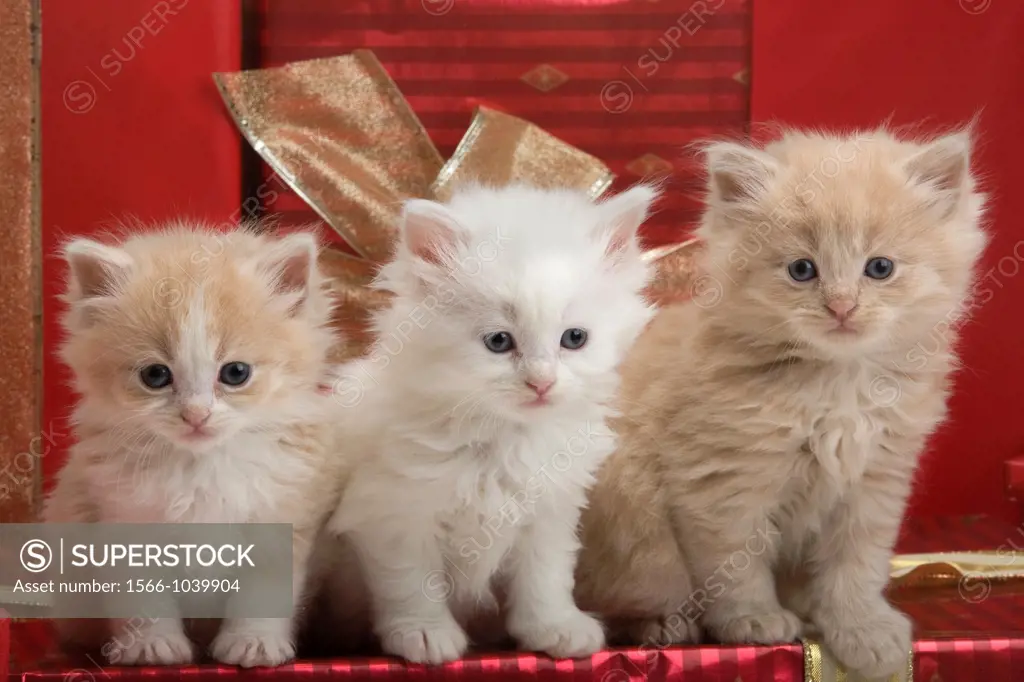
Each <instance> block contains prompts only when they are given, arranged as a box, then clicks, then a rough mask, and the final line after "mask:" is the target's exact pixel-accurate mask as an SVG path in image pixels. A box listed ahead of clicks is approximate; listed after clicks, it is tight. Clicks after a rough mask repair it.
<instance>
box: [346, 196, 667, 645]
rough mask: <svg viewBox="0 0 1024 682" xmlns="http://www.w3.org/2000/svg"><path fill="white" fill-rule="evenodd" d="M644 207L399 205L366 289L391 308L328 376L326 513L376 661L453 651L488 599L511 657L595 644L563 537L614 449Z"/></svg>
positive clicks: (637, 299) (569, 542)
mask: <svg viewBox="0 0 1024 682" xmlns="http://www.w3.org/2000/svg"><path fill="white" fill-rule="evenodd" d="M654 198H655V192H654V190H652V189H650V188H648V187H644V186H640V187H636V188H634V189H632V190H630V191H628V192H625V193H623V194H620V195H618V196H616V197H615V198H613V199H610V200H608V201H605V202H602V203H599V204H595V203H593V202H591V201H589V200H588V199H587V198H586V196H585V195H584V194H582V193H578V192H571V191H545V190H540V189H534V188H529V187H523V186H514V187H511V188H507V189H501V190H492V189H482V188H474V189H469V190H466V191H463V192H461V193H459V194H457V195H456V196H455V197H454V198H453V199H452V200H451V202H450V203H449V204H448V205H441V204H437V203H432V202H429V201H411V202H409V203H408V204H407V205H406V208H405V212H404V217H403V229H402V239H401V243H400V244H399V246H398V250H397V253H396V255H395V257H394V260H393V261H392V262H391V263H389V264H388V265H387V266H385V267H384V268H383V270H382V271H381V274H380V278H379V286H380V287H381V288H384V289H387V290H389V291H392V292H394V294H395V297H394V301H393V304H392V305H391V306H390V308H388V309H386V310H384V311H382V312H381V313H380V314H379V315H378V316H377V317H376V320H375V328H376V333H377V335H378V341H377V343H376V345H375V347H374V349H373V350H372V352H371V353H370V355H369V357H367V358H365V359H363V360H361V361H360V362H358V363H356V364H354V365H352V366H350V367H348V369H347V373H346V375H345V376H344V377H343V378H342V380H341V383H340V384H339V392H338V396H339V398H341V399H344V400H347V401H348V404H349V405H350V406H349V407H347V408H346V409H345V410H344V412H345V414H344V415H343V416H342V418H343V419H344V421H345V422H346V424H348V433H347V436H346V438H347V440H346V445H347V446H348V450H347V451H353V452H355V455H354V456H355V457H356V458H357V460H356V465H355V467H356V468H355V471H354V473H353V475H352V479H351V482H350V483H349V485H348V486H347V488H346V490H345V494H344V496H343V498H342V501H341V505H340V507H339V508H338V511H337V514H336V515H335V517H334V518H333V519H332V521H331V527H332V529H333V530H335V531H337V532H339V533H344V534H345V537H346V538H347V539H349V540H350V541H351V542H352V543H353V544H354V546H355V549H356V551H357V553H358V556H359V557H360V561H361V562H362V565H363V566H364V573H365V575H366V579H367V581H368V584H369V589H370V593H371V596H372V602H373V604H372V609H373V617H374V626H375V632H376V634H377V635H378V637H379V638H380V641H381V645H382V647H383V648H384V650H385V651H387V652H389V653H393V654H397V655H400V656H402V657H404V658H406V659H408V660H411V661H417V662H430V663H440V662H442V661H447V660H452V659H456V658H459V657H460V656H461V655H462V654H463V653H464V652H465V650H466V648H467V646H468V641H467V635H466V633H465V630H464V629H463V628H464V626H465V625H466V623H467V622H468V621H469V619H470V618H471V617H473V616H474V615H478V614H479V612H480V611H481V610H487V607H489V606H495V605H496V604H497V603H498V602H504V604H503V606H504V607H506V608H507V620H506V625H507V628H508V632H509V633H510V634H511V635H512V636H513V637H514V638H515V639H516V640H518V642H519V643H520V645H522V646H523V647H524V648H526V649H529V650H536V651H543V652H547V653H549V654H551V655H554V656H582V655H587V654H590V653H592V652H594V651H596V650H598V649H600V648H601V647H602V646H603V644H604V633H603V631H602V627H601V624H600V623H599V622H598V621H597V620H595V619H594V618H593V617H591V616H590V615H587V614H585V613H583V612H582V611H580V610H579V609H578V608H577V607H576V605H575V603H574V602H573V597H572V589H573V570H574V567H575V563H576V554H577V551H578V547H579V543H578V541H577V537H576V532H577V528H576V526H577V521H578V519H579V513H580V508H581V507H582V506H583V504H584V502H585V494H586V490H587V488H588V487H589V486H590V484H591V483H592V482H593V474H594V472H595V470H596V469H597V467H598V465H599V464H600V463H601V461H602V460H603V458H604V457H605V455H607V454H608V453H609V452H610V451H611V450H612V448H613V445H614V443H613V437H612V434H611V432H610V431H609V430H608V429H607V428H606V426H605V420H606V419H607V418H608V416H609V415H611V414H612V409H611V407H610V403H611V401H612V399H613V396H614V394H615V391H616V388H617V385H618V376H617V373H616V371H615V369H616V366H617V365H618V364H619V361H620V359H621V358H622V357H623V355H624V353H625V352H626V350H627V349H628V348H629V347H630V346H631V345H632V343H633V341H634V339H635V338H636V336H637V334H638V333H639V332H640V330H641V329H642V328H643V326H644V325H645V324H646V323H647V322H648V320H649V317H650V310H649V306H648V305H647V303H646V302H645V300H644V298H643V296H642V290H643V289H644V286H645V284H646V282H647V278H648V268H647V266H646V265H645V264H644V262H643V261H642V260H641V257H640V250H639V248H638V246H637V243H636V231H637V228H638V227H639V226H640V224H641V223H642V222H643V220H644V218H645V217H646V215H647V212H648V209H649V206H650V204H651V202H652V201H653V200H654ZM492 590H493V591H492ZM496 595H498V596H496ZM460 623H461V624H460ZM474 634H475V633H474Z"/></svg>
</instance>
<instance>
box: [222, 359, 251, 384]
mask: <svg viewBox="0 0 1024 682" xmlns="http://www.w3.org/2000/svg"><path fill="white" fill-rule="evenodd" d="M250 376H252V367H250V366H249V365H247V364H245V363H244V362H229V363H227V364H226V365H223V366H222V367H221V368H220V376H219V377H218V379H220V383H222V384H224V385H225V386H234V387H238V386H241V385H242V384H244V383H245V382H247V381H249V377H250Z"/></svg>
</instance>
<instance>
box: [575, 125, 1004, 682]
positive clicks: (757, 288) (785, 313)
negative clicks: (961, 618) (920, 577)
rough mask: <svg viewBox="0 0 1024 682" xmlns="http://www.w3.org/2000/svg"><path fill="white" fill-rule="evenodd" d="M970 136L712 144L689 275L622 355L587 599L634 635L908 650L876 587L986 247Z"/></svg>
mask: <svg viewBox="0 0 1024 682" xmlns="http://www.w3.org/2000/svg"><path fill="white" fill-rule="evenodd" d="M969 151H970V140H969V136H968V135H967V134H963V133H958V134H953V135H949V136H946V137H942V138H939V139H936V140H933V141H930V142H926V143H915V142H907V141H900V140H898V139H896V138H895V137H894V136H892V135H890V134H889V133H887V132H884V131H878V132H872V133H865V134H860V135H853V136H835V135H825V134H812V133H806V134H805V133H790V134H787V135H785V136H784V137H783V138H782V139H781V140H778V141H776V142H773V143H771V144H769V145H767V146H766V147H764V148H763V149H758V148H754V147H747V146H742V145H738V144H732V143H718V144H714V145H712V146H710V148H709V149H708V150H707V160H708V170H709V176H710V196H709V205H708V210H707V212H706V214H705V216H704V219H703V222H702V224H701V226H700V229H699V234H700V236H701V237H702V238H703V240H704V242H705V244H706V251H705V253H704V262H703V264H702V272H703V273H704V275H703V276H702V278H701V279H700V280H698V282H697V283H696V286H695V293H696V294H697V296H696V298H695V299H694V300H693V301H692V302H691V303H689V304H684V305H681V306H678V307H673V308H669V309H666V310H665V311H664V312H663V313H662V314H660V315H659V316H658V317H657V318H656V319H655V320H654V322H652V325H651V327H650V329H649V331H648V332H647V333H646V334H645V335H644V336H643V337H642V338H641V340H640V341H639V342H638V344H637V345H636V347H635V352H634V353H633V354H632V355H631V357H630V359H629V360H628V361H627V363H626V364H625V365H624V389H623V403H624V412H625V415H626V418H625V419H623V420H622V421H621V422H620V423H619V424H618V426H619V429H618V430H619V433H620V446H619V449H618V450H617V451H616V453H615V454H614V455H612V456H611V457H610V458H609V459H608V461H607V462H606V464H605V466H604V468H603V469H602V470H601V472H600V475H599V482H598V484H597V485H596V487H595V488H594V490H593V493H592V498H591V507H590V510H589V511H588V513H587V514H586V515H585V518H584V528H585V531H584V534H583V544H584V551H583V555H582V556H581V559H580V564H579V570H578V584H577V590H578V592H577V596H578V599H579V602H580V604H581V605H582V606H583V608H593V609H595V610H597V611H599V612H600V613H602V614H608V615H609V616H615V617H622V618H626V619H632V620H633V623H632V625H633V626H634V629H633V634H634V636H643V637H644V638H645V639H646V640H647V642H645V643H649V644H661V643H664V642H666V641H681V640H683V641H685V640H689V639H693V638H694V637H695V636H696V635H697V632H696V629H695V622H696V621H699V622H700V623H701V624H702V625H703V626H705V627H706V629H707V630H708V631H709V632H710V634H711V635H713V636H714V637H715V638H716V639H718V640H720V641H723V642H763V643H772V642H785V641H791V640H793V639H795V638H796V637H797V636H798V634H799V633H800V631H801V619H800V618H799V617H798V614H799V615H800V616H803V617H806V618H808V619H809V620H810V621H811V622H812V623H813V624H814V625H815V626H816V627H817V628H818V629H819V630H820V631H821V633H822V634H823V637H824V641H825V643H826V644H827V645H828V646H829V647H830V648H831V650H832V651H833V652H834V653H835V654H836V655H837V656H838V658H839V659H840V660H841V661H842V662H843V663H845V664H846V665H847V666H848V667H850V668H853V669H856V670H859V671H860V672H862V673H864V674H867V675H871V676H874V675H879V676H880V675H884V674H889V673H892V672H894V671H895V670H897V669H898V668H900V667H901V666H902V665H905V662H906V655H907V652H908V651H909V649H910V636H911V628H910V623H909V621H908V619H907V618H906V617H905V616H904V615H903V614H901V613H899V612H897V611H896V610H894V609H893V608H892V607H891V606H890V605H889V604H888V603H887V602H886V600H885V598H884V597H883V594H882V591H883V588H884V587H885V585H886V583H887V579H888V571H889V559H890V555H891V553H892V548H893V544H894V542H895V540H896V535H897V530H898V528H899V526H900V521H901V518H902V515H903V511H904V505H905V502H906V499H907V495H908V492H909V490H910V485H911V478H912V476H913V473H914V469H915V467H916V465H917V461H918V457H919V455H920V453H921V451H922V449H923V447H924V445H925V442H926V439H927V438H928V436H929V434H931V433H932V431H934V430H935V428H936V426H937V425H938V424H939V423H940V422H941V421H942V420H943V418H944V416H945V414H946V398H947V396H948V394H949V390H950V374H951V372H952V370H953V369H954V367H955V365H956V358H955V356H954V351H953V342H954V336H955V334H954V331H953V329H954V328H955V322H956V321H957V320H958V319H959V318H960V317H961V316H962V313H963V310H964V307H965V304H966V303H967V302H968V300H969V296H970V294H971V287H972V281H973V280H972V278H973V271H974V268H975V265H976V263H977V261H978V259H979V256H980V254H981V253H982V250H983V248H984V245H985V241H986V239H985V236H984V233H983V232H982V229H981V228H980V227H979V223H980V220H981V217H982V204H983V198H982V196H981V195H979V194H978V193H976V191H975V183H974V180H973V179H972V176H971V172H970V166H969ZM677 547H678V549H677ZM679 550H681V551H682V555H681V554H680V551H679ZM683 557H685V561H684V559H683ZM777 581H778V582H780V583H783V584H785V585H787V586H789V587H790V588H792V589H791V590H789V591H788V592H786V593H783V592H781V591H777V587H776V582H777ZM780 597H785V599H784V600H783V601H782V602H780Z"/></svg>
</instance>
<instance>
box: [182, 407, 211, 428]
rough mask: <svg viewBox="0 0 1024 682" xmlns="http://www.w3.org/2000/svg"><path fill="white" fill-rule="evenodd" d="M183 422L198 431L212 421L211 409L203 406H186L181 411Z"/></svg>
mask: <svg viewBox="0 0 1024 682" xmlns="http://www.w3.org/2000/svg"><path fill="white" fill-rule="evenodd" d="M181 420H182V421H183V422H185V423H186V424H188V425H189V426H191V427H192V428H193V429H197V430H198V429H199V428H200V427H202V426H203V425H204V424H206V422H208V421H209V420H210V408H209V407H205V406H202V405H186V406H185V407H184V408H182V410H181Z"/></svg>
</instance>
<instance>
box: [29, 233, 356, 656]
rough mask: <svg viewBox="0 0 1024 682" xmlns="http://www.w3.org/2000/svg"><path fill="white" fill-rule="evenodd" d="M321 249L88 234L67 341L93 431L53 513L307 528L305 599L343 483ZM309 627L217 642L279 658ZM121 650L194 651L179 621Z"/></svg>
mask: <svg viewBox="0 0 1024 682" xmlns="http://www.w3.org/2000/svg"><path fill="white" fill-rule="evenodd" d="M317 251H318V247H317V243H316V240H315V239H314V237H313V236H312V235H310V234H305V233H299V234H292V235H289V236H286V237H283V238H280V239H275V238H269V237H265V236H257V235H256V234H253V233H252V232H248V231H244V230H238V231H234V232H230V233H219V232H215V231H212V230H207V229H205V228H202V227H196V226H192V225H185V224H180V225H173V226H170V227H168V228H166V229H164V230H161V231H156V232H151V233H143V234H138V235H134V236H130V237H128V238H127V239H125V240H124V241H123V242H121V243H117V244H113V243H100V242H96V241H92V240H89V239H75V240H73V241H71V242H70V243H69V244H68V245H67V246H66V248H65V251H64V256H65V258H66V260H67V262H68V265H69V269H70V281H69V284H68V289H67V294H66V301H67V303H68V305H69V310H68V312H67V315H66V317H65V318H64V325H65V329H66V332H67V338H66V340H65V342H64V344H63V346H62V349H61V355H62V358H63V360H64V362H65V363H67V365H68V366H69V367H70V368H71V370H72V372H73V375H74V387H75V389H76V390H77V391H78V392H79V393H80V394H81V400H80V402H79V403H78V405H77V407H76V408H75V412H74V417H73V424H74V431H75V435H76V438H77V443H76V444H75V445H74V447H73V448H72V450H71V453H70V456H69V459H68V463H67V465H66V466H65V467H64V469H63V470H62V471H61V472H60V475H59V476H58V481H57V485H56V488H55V490H54V491H53V494H52V495H51V496H50V498H49V499H48V500H47V503H46V508H45V512H44V517H45V519H46V520H47V521H50V522H64V523H72V522H122V523H126V522H140V523H289V524H293V526H294V534H293V553H294V554H293V582H294V586H293V588H294V597H295V603H296V608H297V610H298V609H300V607H301V593H302V588H303V581H304V578H305V575H306V571H305V565H306V560H307V557H308V555H309V552H310V549H311V545H312V543H313V539H314V535H315V533H316V531H317V530H318V528H319V527H320V526H321V525H322V523H323V522H324V520H325V519H326V517H327V515H328V513H329V512H331V511H332V510H333V508H334V505H335V504H336V503H337V497H336V496H335V488H336V487H337V485H338V483H337V481H338V477H337V476H335V475H334V473H333V471H334V469H335V466H336V464H335V458H336V455H334V453H333V450H334V448H333V443H332V440H331V434H332V427H331V424H330V418H329V415H330V409H329V408H330V405H331V402H330V398H329V397H326V396H324V395H320V394H318V392H317V385H318V381H319V380H320V379H321V378H322V377H323V376H324V374H325V372H326V356H327V351H328V348H329V347H330V345H331V344H332V342H333V337H332V335H331V333H330V331H329V330H328V329H327V321H328V317H329V314H330V309H331V302H330V300H329V297H328V296H327V294H326V293H325V289H324V285H323V279H322V277H321V275H320V273H319V271H318V269H317V264H316V258H317ZM111 625H112V627H111V632H112V633H114V634H115V636H116V635H117V633H120V632H121V631H122V630H123V629H124V628H123V627H118V624H117V623H113V624H111ZM122 625H123V624H122ZM93 629H94V630H95V628H93ZM109 635H110V633H107V636H109ZM293 641H294V635H293V623H292V619H254V618H246V619H234V620H226V621H224V622H223V623H222V625H221V627H220V630H219V633H218V634H217V636H216V638H215V640H214V641H213V644H212V648H211V652H212V654H213V656H214V657H215V658H216V659H217V660H219V661H222V662H225V663H231V664H239V665H242V666H246V667H249V666H259V665H277V664H280V663H283V662H285V661H287V660H288V659H290V658H292V657H293V655H294V643H293ZM106 649H107V653H108V654H109V657H110V658H111V662H113V663H121V664H181V663H187V662H189V661H192V660H193V658H194V647H193V644H192V643H191V642H190V640H189V638H188V637H187V636H186V633H185V630H184V628H183V625H182V622H181V620H179V619H173V618H161V619H159V620H156V621H155V622H152V623H150V624H149V625H148V626H147V627H145V628H144V629H143V631H142V632H141V633H138V634H137V635H132V636H130V637H127V638H125V641H124V643H123V646H121V645H117V642H115V646H113V647H106Z"/></svg>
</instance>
